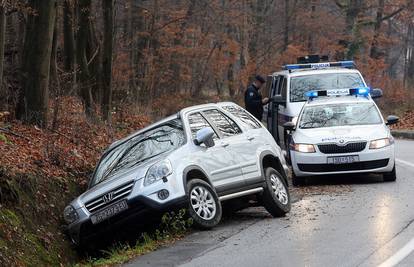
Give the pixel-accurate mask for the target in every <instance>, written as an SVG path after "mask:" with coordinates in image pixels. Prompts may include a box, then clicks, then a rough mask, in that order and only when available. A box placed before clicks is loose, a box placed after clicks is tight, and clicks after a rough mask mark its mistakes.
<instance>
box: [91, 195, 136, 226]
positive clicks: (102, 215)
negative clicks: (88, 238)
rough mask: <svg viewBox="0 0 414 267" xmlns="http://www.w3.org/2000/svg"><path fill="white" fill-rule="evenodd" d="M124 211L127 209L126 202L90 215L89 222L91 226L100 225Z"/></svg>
mask: <svg viewBox="0 0 414 267" xmlns="http://www.w3.org/2000/svg"><path fill="white" fill-rule="evenodd" d="M126 209H128V204H127V202H126V200H122V201H120V202H117V203H115V204H113V205H111V206H109V207H107V208H105V209H104V210H101V211H99V212H97V213H95V214H94V215H92V216H91V221H92V223H93V224H97V223H100V222H102V221H104V220H106V219H108V218H110V217H112V216H114V215H116V214H118V213H120V212H121V211H124V210H126Z"/></svg>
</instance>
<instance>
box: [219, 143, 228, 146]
mask: <svg viewBox="0 0 414 267" xmlns="http://www.w3.org/2000/svg"><path fill="white" fill-rule="evenodd" d="M221 146H222V147H228V146H229V143H221Z"/></svg>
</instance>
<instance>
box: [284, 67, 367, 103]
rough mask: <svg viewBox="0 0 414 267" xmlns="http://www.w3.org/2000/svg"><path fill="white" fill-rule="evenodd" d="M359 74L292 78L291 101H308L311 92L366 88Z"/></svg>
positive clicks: (330, 74)
mask: <svg viewBox="0 0 414 267" xmlns="http://www.w3.org/2000/svg"><path fill="white" fill-rule="evenodd" d="M364 86H365V85H364V82H363V81H362V78H361V76H360V75H359V74H358V73H321V74H312V75H304V76H297V77H292V78H291V80H290V101H291V102H301V101H306V96H305V94H306V93H307V92H308V91H310V90H315V91H317V90H327V89H342V88H357V87H364Z"/></svg>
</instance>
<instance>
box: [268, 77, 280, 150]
mask: <svg viewBox="0 0 414 267" xmlns="http://www.w3.org/2000/svg"><path fill="white" fill-rule="evenodd" d="M279 78H280V76H277V75H275V76H270V77H269V78H268V81H270V83H271V85H270V90H269V92H270V94H269V97H273V96H275V95H277V93H278V92H277V89H278V87H277V86H278V82H279ZM267 110H268V111H267V129H268V130H269V132H270V133H271V134H272V135H273V138H274V139H275V140H276V143H278V144H279V136H278V128H277V105H276V103H274V102H269V104H268V108H267Z"/></svg>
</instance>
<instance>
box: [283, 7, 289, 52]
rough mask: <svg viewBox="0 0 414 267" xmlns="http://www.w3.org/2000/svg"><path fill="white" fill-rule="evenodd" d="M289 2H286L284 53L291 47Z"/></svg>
mask: <svg viewBox="0 0 414 267" xmlns="http://www.w3.org/2000/svg"><path fill="white" fill-rule="evenodd" d="M289 13H290V12H289V0H285V18H284V19H285V25H284V27H285V29H284V32H283V47H282V51H286V50H287V48H288V45H289V23H290V14H289Z"/></svg>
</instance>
